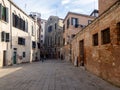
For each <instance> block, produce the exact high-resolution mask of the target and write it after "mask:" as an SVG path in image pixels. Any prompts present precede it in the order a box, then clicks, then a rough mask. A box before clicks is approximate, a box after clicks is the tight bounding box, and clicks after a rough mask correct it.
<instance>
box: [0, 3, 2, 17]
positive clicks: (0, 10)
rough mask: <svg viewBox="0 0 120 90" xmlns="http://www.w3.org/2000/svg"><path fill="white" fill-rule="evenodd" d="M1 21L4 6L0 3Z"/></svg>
mask: <svg viewBox="0 0 120 90" xmlns="http://www.w3.org/2000/svg"><path fill="white" fill-rule="evenodd" d="M0 19H2V5H1V3H0Z"/></svg>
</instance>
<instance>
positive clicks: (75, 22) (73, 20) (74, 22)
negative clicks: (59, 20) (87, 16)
mask: <svg viewBox="0 0 120 90" xmlns="http://www.w3.org/2000/svg"><path fill="white" fill-rule="evenodd" d="M71 25H73V26H75V27H78V18H73V17H72V19H71Z"/></svg>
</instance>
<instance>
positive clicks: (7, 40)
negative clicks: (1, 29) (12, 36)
mask: <svg viewBox="0 0 120 90" xmlns="http://www.w3.org/2000/svg"><path fill="white" fill-rule="evenodd" d="M6 42H9V33H6Z"/></svg>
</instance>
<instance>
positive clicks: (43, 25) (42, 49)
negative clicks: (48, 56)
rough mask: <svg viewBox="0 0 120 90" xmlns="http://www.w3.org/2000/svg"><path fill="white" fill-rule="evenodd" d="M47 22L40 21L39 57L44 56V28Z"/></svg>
mask: <svg viewBox="0 0 120 90" xmlns="http://www.w3.org/2000/svg"><path fill="white" fill-rule="evenodd" d="M46 22H47V20H44V19H41V34H40V54H41V57H44V56H45V47H44V45H45V30H46V29H45V27H46Z"/></svg>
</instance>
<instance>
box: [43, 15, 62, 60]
mask: <svg viewBox="0 0 120 90" xmlns="http://www.w3.org/2000/svg"><path fill="white" fill-rule="evenodd" d="M62 35H63V20H62V19H60V18H59V17H57V16H50V17H49V19H48V20H47V23H46V31H45V48H46V52H47V53H46V56H47V57H48V58H60V48H61V47H62V45H63V38H62V37H63V36H62Z"/></svg>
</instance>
